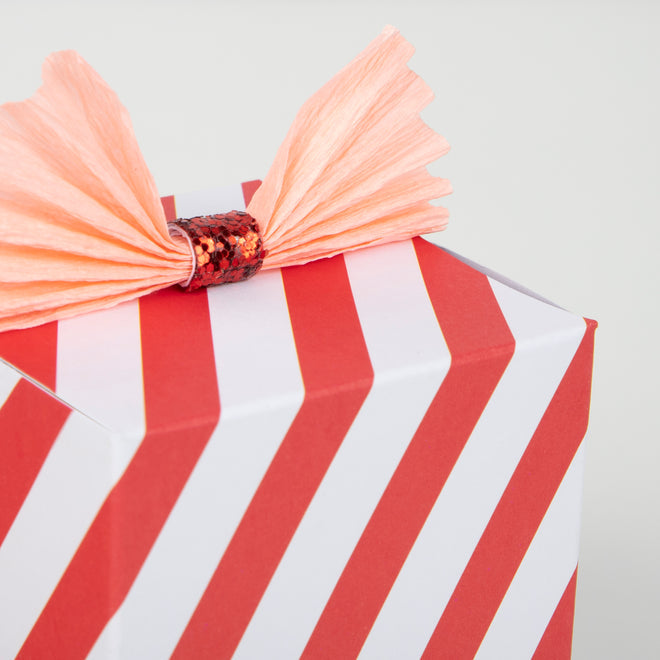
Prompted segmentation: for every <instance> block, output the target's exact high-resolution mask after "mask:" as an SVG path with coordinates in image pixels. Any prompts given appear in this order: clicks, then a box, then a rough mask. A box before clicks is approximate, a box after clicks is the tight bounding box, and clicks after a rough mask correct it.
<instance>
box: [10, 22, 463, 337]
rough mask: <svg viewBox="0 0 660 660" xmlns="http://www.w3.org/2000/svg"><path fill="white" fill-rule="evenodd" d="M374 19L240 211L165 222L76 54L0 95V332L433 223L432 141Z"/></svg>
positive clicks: (109, 96) (401, 67)
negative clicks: (372, 31) (31, 87)
mask: <svg viewBox="0 0 660 660" xmlns="http://www.w3.org/2000/svg"><path fill="white" fill-rule="evenodd" d="M413 52H414V49H413V47H412V46H411V45H410V44H409V43H408V42H407V41H406V40H405V39H404V38H403V37H402V36H401V35H400V34H399V32H398V31H397V30H395V29H394V28H392V27H387V28H386V29H385V30H384V31H383V32H382V34H381V35H380V36H378V37H377V38H376V39H375V40H374V41H373V42H372V43H371V44H369V46H368V47H367V48H366V49H365V50H364V51H363V52H362V53H361V54H360V55H358V57H357V58H356V59H355V60H353V61H352V62H351V63H350V64H348V65H347V66H346V67H345V68H344V69H342V70H341V71H340V72H339V73H338V74H337V75H336V76H334V78H332V79H331V80H330V81H329V82H328V83H327V84H326V85H324V86H323V87H322V88H321V89H320V90H319V91H318V92H317V93H316V94H314V95H313V96H312V97H311V98H310V99H309V100H308V101H307V102H306V103H305V104H304V105H303V106H302V108H301V109H300V111H299V113H298V115H297V116H296V118H295V120H294V122H293V124H292V126H291V128H290V130H289V132H288V134H287V136H286V138H285V140H284V142H283V143H282V145H281V146H280V148H279V150H278V151H277V154H276V156H275V160H274V162H273V165H272V167H271V169H270V171H269V172H268V174H267V175H266V177H265V179H264V181H263V183H262V185H261V187H260V188H259V189H258V190H257V191H256V193H255V194H254V196H253V198H252V201H251V202H250V204H249V206H248V208H247V213H240V212H227V211H228V210H227V209H218V212H219V215H215V216H204V217H202V218H194V219H187V220H186V219H182V220H177V221H175V222H174V223H167V221H166V219H165V215H164V211H163V208H162V205H161V202H160V197H159V194H158V191H157V189H156V186H155V183H154V180H153V177H152V175H151V173H150V172H149V170H148V168H147V166H146V164H145V162H144V159H143V157H142V155H141V153H140V150H139V148H138V145H137V141H136V139H135V135H134V134H133V130H132V127H131V122H130V118H129V116H128V113H127V111H126V110H125V108H124V107H123V106H122V105H121V103H120V102H119V100H118V98H117V96H116V94H115V93H114V92H113V91H112V90H111V89H110V88H109V87H108V85H107V84H106V83H105V82H104V81H103V80H102V79H101V78H100V76H99V75H98V74H97V73H96V72H95V71H94V70H93V69H92V68H91V67H90V66H89V65H88V64H87V63H86V62H85V61H84V60H83V59H82V58H81V57H80V56H79V55H78V54H77V53H75V52H73V51H64V52H59V53H55V54H53V55H51V56H50V57H48V58H47V59H46V61H45V63H44V67H43V85H42V86H41V87H40V89H39V90H38V91H37V92H36V94H35V95H34V96H33V97H32V98H30V99H28V100H26V101H23V102H20V103H7V104H4V105H3V106H0V264H2V266H1V268H0V330H7V329H12V328H21V327H28V326H33V325H38V324H41V323H44V322H46V321H51V320H55V319H61V318H66V317H69V316H73V315H77V314H80V313H83V312H87V311H91V310H94V309H101V308H105V307H109V306H112V305H115V304H117V303H119V302H122V301H124V300H129V299H132V298H135V297H137V296H141V295H144V294H147V293H149V292H151V291H155V290H157V289H160V288H163V287H167V286H170V285H172V284H177V283H178V284H181V285H183V286H184V287H186V288H187V289H189V290H191V289H195V288H197V287H198V286H201V285H207V284H214V283H219V282H231V281H237V280H239V279H245V278H246V277H249V276H251V275H253V274H254V273H255V272H257V271H258V270H259V269H260V268H264V269H268V268H278V267H281V266H287V265H293V264H303V263H306V262H308V261H312V260H314V259H319V258H322V257H330V256H333V255H335V254H339V253H342V252H345V251H348V250H355V249H358V248H362V247H367V246H371V245H377V244H379V243H385V242H389V241H397V240H403V239H407V238H411V237H413V236H417V235H419V234H424V233H428V232H434V231H439V230H441V229H443V228H444V227H445V225H446V223H447V216H448V214H447V211H446V209H444V208H441V207H438V206H434V205H432V204H431V203H430V200H433V199H437V198H439V197H442V196H443V195H446V194H448V193H449V192H451V187H450V184H449V182H448V181H447V180H445V179H441V178H438V177H433V176H431V175H430V174H429V173H428V171H427V170H426V165H428V164H429V163H431V162H432V161H434V160H436V159H437V158H439V157H440V156H442V155H444V154H445V153H446V152H447V151H448V149H449V146H448V144H447V142H446V140H445V139H444V138H443V137H441V136H440V135H438V134H437V133H435V132H434V131H433V130H431V129H430V128H429V127H428V126H427V125H426V124H425V123H424V122H423V121H422V119H421V118H420V114H419V113H420V111H421V110H422V109H423V108H424V107H426V105H427V104H428V103H429V102H430V101H431V99H432V98H433V95H432V92H431V90H430V89H429V87H428V86H427V85H426V84H425V83H424V81H423V80H422V79H421V78H420V77H419V76H418V75H416V74H415V73H413V72H412V71H411V70H410V69H409V68H408V66H407V61H408V60H409V59H410V57H411V56H412V54H413Z"/></svg>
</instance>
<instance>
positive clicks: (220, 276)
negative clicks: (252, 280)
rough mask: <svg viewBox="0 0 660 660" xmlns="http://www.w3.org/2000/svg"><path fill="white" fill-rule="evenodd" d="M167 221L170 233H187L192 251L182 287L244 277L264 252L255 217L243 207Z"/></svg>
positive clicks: (258, 265) (255, 268)
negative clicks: (190, 269) (191, 264)
mask: <svg viewBox="0 0 660 660" xmlns="http://www.w3.org/2000/svg"><path fill="white" fill-rule="evenodd" d="M169 225H170V233H183V234H185V235H186V236H187V238H188V239H189V241H190V245H191V248H192V250H193V252H194V257H195V269H194V271H193V273H192V274H191V277H190V278H189V279H188V281H187V282H184V283H182V285H181V286H183V287H184V289H185V290H186V291H194V290H195V289H199V288H200V287H203V286H211V285H213V284H224V283H227V282H240V281H241V280H247V279H248V278H249V277H252V276H253V275H254V274H255V273H256V272H257V271H258V270H259V269H260V268H261V264H262V263H263V260H264V257H265V256H266V252H265V251H264V249H263V241H262V239H261V233H260V231H259V225H258V224H257V221H256V220H255V219H254V218H253V217H252V216H251V215H249V214H248V213H244V212H243V211H230V212H229V213H222V214H218V215H202V216H198V217H196V218H188V219H178V220H174V221H173V222H171V223H169ZM172 225H174V227H173V226H172Z"/></svg>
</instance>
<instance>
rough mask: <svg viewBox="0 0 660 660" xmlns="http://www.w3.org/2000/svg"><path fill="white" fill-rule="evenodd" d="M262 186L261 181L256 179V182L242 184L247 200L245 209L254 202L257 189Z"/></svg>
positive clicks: (244, 196) (244, 197)
mask: <svg viewBox="0 0 660 660" xmlns="http://www.w3.org/2000/svg"><path fill="white" fill-rule="evenodd" d="M260 185H261V181H259V180H258V179H255V180H254V181H245V182H244V183H242V184H241V187H242V188H243V199H244V200H245V207H246V208H247V206H248V205H249V203H250V202H251V201H252V196H253V195H254V193H256V192H257V189H258V188H259V186H260Z"/></svg>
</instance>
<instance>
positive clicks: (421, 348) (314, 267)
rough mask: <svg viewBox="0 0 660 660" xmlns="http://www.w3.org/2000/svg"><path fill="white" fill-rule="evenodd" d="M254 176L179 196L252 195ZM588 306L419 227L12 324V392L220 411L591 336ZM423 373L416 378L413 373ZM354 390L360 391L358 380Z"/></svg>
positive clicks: (241, 198)
mask: <svg viewBox="0 0 660 660" xmlns="http://www.w3.org/2000/svg"><path fill="white" fill-rule="evenodd" d="M250 190H251V188H250V186H249V185H246V184H244V185H243V186H241V185H237V186H232V187H228V188H221V189H217V190H214V191H205V192H202V193H193V194H186V195H179V196H177V197H176V198H166V199H165V200H164V203H165V206H166V209H168V208H169V212H170V213H173V214H176V216H179V217H191V216H194V215H199V214H204V213H212V212H217V211H218V209H237V210H241V209H243V208H244V207H245V197H246V195H248V194H249V193H250ZM584 329H585V322H584V320H583V319H582V318H581V317H579V316H576V315H574V314H571V313H569V312H566V311H564V310H562V309H560V308H558V307H556V306H554V305H552V304H551V303H549V302H548V301H545V300H543V299H540V298H538V297H537V296H535V295H534V294H532V293H531V292H529V291H527V290H525V289H522V288H521V287H518V286H517V285H515V284H514V283H512V282H510V281H507V280H505V279H504V278H501V277H499V276H497V275H496V274H494V273H492V272H489V271H486V270H485V269H482V268H481V267H479V266H477V265H475V264H473V263H471V262H469V261H467V260H464V259H463V258H461V257H458V256H457V255H452V254H451V253H449V252H447V251H445V250H442V249H441V248H438V247H436V246H434V245H431V244H430V243H428V242H426V241H424V240H422V239H415V240H413V241H405V242H401V243H395V244H391V245H386V246H382V247H377V248H371V249H368V250H362V251H359V252H354V253H349V254H346V255H342V256H339V257H335V258H332V259H324V260H320V261H318V262H314V263H311V264H307V265H305V266H296V267H291V268H285V269H282V270H274V271H267V272H262V273H260V274H259V275H258V276H256V277H255V278H253V279H252V280H249V281H247V282H242V283H238V284H232V285H226V286H222V287H216V288H215V289H210V290H208V291H198V292H195V293H193V294H186V293H184V292H182V291H181V290H179V289H178V288H171V289H168V290H165V291H161V292H158V293H156V294H152V295H150V296H146V297H144V298H142V299H140V300H139V301H133V302H130V303H125V304H122V305H119V306H117V307H115V308H113V309H109V310H103V311H100V312H95V313H92V314H87V315H84V316H80V317H77V318H74V319H67V320H65V321H60V322H58V323H50V324H46V325H43V326H40V327H38V328H32V329H28V330H21V331H11V332H5V333H2V334H0V358H2V359H3V360H5V364H2V365H0V404H1V403H4V401H5V400H6V399H7V397H8V396H9V394H10V393H11V391H12V389H13V388H14V387H15V385H16V383H17V382H18V381H19V380H20V378H21V376H24V377H27V378H28V379H30V380H32V381H33V382H34V383H35V384H36V385H38V387H40V388H41V389H42V390H45V391H47V392H49V393H51V395H52V396H54V397H55V398H56V399H58V400H59V401H60V402H62V403H64V404H65V405H66V406H68V407H70V408H73V409H75V410H77V411H79V412H80V413H82V414H83V415H84V416H86V417H87V418H89V419H91V420H93V421H94V422H96V423H97V424H98V425H100V426H102V427H104V428H106V429H108V430H109V431H112V432H116V433H120V434H122V435H126V436H127V437H128V436H130V437H134V438H140V437H142V436H143V435H144V434H145V432H146V430H147V429H151V430H159V431H163V432H165V431H167V429H173V428H180V427H181V426H191V427H194V426H206V425H214V424H215V423H216V422H217V419H218V417H219V414H220V409H222V413H223V416H225V417H226V416H231V415H244V414H250V413H253V412H254V411H257V410H262V409H273V408H277V407H287V406H293V407H294V408H296V407H297V406H298V407H299V406H300V405H301V403H302V400H303V398H305V397H306V396H307V397H309V396H319V395H327V394H332V393H334V394H337V396H339V397H340V398H341V396H344V394H345V393H346V392H350V391H361V390H364V389H365V388H366V389H367V390H368V389H369V388H372V387H374V386H378V387H387V383H388V382H391V381H397V380H400V379H402V378H403V379H410V380H411V383H414V382H417V381H419V382H422V381H425V380H428V379H431V380H433V381H434V382H435V381H437V382H438V386H439V384H440V382H441V381H442V379H443V378H444V376H445V374H446V373H447V371H448V369H449V365H450V364H458V363H461V362H465V363H470V362H474V361H475V360H489V359H493V358H494V357H495V356H497V355H505V354H510V353H512V352H513V350H514V347H515V350H527V348H530V349H532V348H534V347H537V346H538V345H539V343H545V344H549V345H551V344H553V343H554V342H561V341H562V338H563V337H566V336H572V337H574V336H576V335H579V336H581V335H582V334H583V333H584ZM411 387H414V385H412V384H411ZM347 396H348V395H347Z"/></svg>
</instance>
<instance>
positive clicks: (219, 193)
mask: <svg viewBox="0 0 660 660" xmlns="http://www.w3.org/2000/svg"><path fill="white" fill-rule="evenodd" d="M174 204H175V206H176V215H177V217H179V218H194V217H195V216H198V215H212V214H214V213H226V212H227V211H244V210H245V198H244V197H243V188H242V186H241V185H240V184H237V185H233V186H225V187H223V188H214V189H212V190H199V191H196V192H191V193H183V194H178V195H177V196H176V197H175V199H174Z"/></svg>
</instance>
